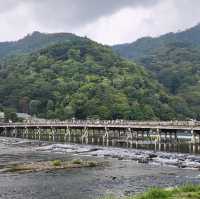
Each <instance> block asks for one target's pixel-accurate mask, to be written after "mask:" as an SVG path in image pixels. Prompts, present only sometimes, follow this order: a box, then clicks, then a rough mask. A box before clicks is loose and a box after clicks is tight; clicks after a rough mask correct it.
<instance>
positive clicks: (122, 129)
mask: <svg viewBox="0 0 200 199" xmlns="http://www.w3.org/2000/svg"><path fill="white" fill-rule="evenodd" d="M185 135H187V139H188V142H190V143H194V144H196V143H200V122H196V121H160V122H152V121H145V122H136V121H122V120H115V121H102V120H68V121H64V122H58V121H46V122H28V123H0V136H6V137H19V138H27V139H37V140H48V141H64V142H77V141H79V142H82V143H107V144H108V145H109V144H110V143H112V144H114V143H116V142H122V143H126V144H127V145H130V146H131V145H132V144H133V143H135V142H138V141H140V140H141V141H144V140H145V141H149V142H164V143H166V142H167V143H175V142H178V141H180V140H181V138H182V137H184V136H185ZM185 137H186V136H185Z"/></svg>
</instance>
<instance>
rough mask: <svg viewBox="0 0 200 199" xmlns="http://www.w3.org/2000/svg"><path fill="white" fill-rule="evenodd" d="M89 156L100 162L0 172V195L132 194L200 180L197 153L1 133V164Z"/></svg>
mask: <svg viewBox="0 0 200 199" xmlns="http://www.w3.org/2000/svg"><path fill="white" fill-rule="evenodd" d="M77 158H82V159H89V160H91V159H92V160H96V161H100V162H106V164H105V166H104V167H96V168H82V169H72V170H59V171H49V172H45V171H42V172H38V173H24V174H17V173H3V172H0V198H1V199H44V198H48V199H78V198H81V199H90V198H91V199H92V198H94V199H95V198H99V197H102V196H104V195H108V194H114V195H117V196H124V195H132V194H135V193H138V192H142V191H144V190H146V189H148V188H149V187H152V186H161V187H171V186H174V185H180V184H185V183H188V182H193V183H200V171H199V168H200V156H198V155H189V154H178V153H173V154H170V153H165V152H153V151H145V150H136V149H122V148H121V149H120V148H115V147H101V146H94V145H93V146H92V145H79V144H53V143H47V142H38V141H30V140H23V139H16V138H0V168H2V167H3V166H4V165H8V164H14V163H24V162H36V161H45V160H54V159H62V160H71V159H77Z"/></svg>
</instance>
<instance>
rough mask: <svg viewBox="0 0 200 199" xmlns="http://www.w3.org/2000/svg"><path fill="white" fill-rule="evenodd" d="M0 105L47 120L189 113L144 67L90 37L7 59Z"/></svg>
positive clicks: (168, 116)
mask: <svg viewBox="0 0 200 199" xmlns="http://www.w3.org/2000/svg"><path fill="white" fill-rule="evenodd" d="M0 96H1V97H0V104H1V106H2V107H3V108H5V107H12V108H15V109H16V110H17V111H19V112H27V113H31V114H32V115H37V116H39V117H47V118H60V119H67V118H72V117H76V118H79V119H85V118H88V117H90V118H101V119H117V118H118V119H120V118H123V119H134V120H147V119H149V120H152V119H162V120H167V119H173V118H187V117H191V115H192V113H191V111H190V110H189V108H187V107H188V106H187V104H186V103H185V102H184V101H183V100H182V99H180V98H172V97H170V96H169V95H167V94H166V92H165V89H164V88H163V87H162V86H161V85H160V84H159V83H158V82H157V81H156V80H154V79H153V78H152V76H151V75H150V74H149V73H148V72H146V71H145V69H144V68H143V67H142V66H138V65H136V64H134V63H132V62H130V61H127V60H124V59H122V58H120V57H119V56H117V55H116V54H115V53H113V51H112V49H111V48H109V47H105V46H103V45H100V44H98V43H95V42H93V41H91V40H89V39H86V38H82V39H72V40H71V41H68V42H65V43H62V44H56V45H53V46H49V47H47V48H45V49H42V50H39V51H37V52H34V53H31V54H27V55H18V56H13V57H10V58H9V59H5V60H4V61H3V62H2V63H1V65H0Z"/></svg>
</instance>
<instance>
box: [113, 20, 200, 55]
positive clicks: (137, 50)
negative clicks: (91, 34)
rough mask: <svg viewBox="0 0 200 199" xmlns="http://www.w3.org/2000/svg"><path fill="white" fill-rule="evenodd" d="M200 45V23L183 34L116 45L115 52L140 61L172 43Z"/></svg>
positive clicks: (170, 34) (169, 34) (145, 38)
mask: <svg viewBox="0 0 200 199" xmlns="http://www.w3.org/2000/svg"><path fill="white" fill-rule="evenodd" d="M175 42H176V43H188V44H191V45H193V46H198V45H200V23H199V24H197V25H196V26H194V27H192V28H189V29H186V30H185V31H182V32H180V31H179V32H177V33H172V32H171V33H168V34H165V35H162V36H160V37H143V38H141V39H138V40H137V41H135V42H133V43H126V44H119V45H114V46H113V50H115V51H116V52H118V53H119V54H120V55H121V56H123V57H126V58H129V59H138V58H140V57H143V56H146V55H148V54H150V53H151V52H152V51H154V50H156V49H158V48H161V47H163V46H165V45H167V44H170V43H175Z"/></svg>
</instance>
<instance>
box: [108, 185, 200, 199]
mask: <svg viewBox="0 0 200 199" xmlns="http://www.w3.org/2000/svg"><path fill="white" fill-rule="evenodd" d="M104 199H117V198H116V197H114V196H107V197H105V198H104ZM124 199H200V185H192V184H188V185H184V186H182V187H179V188H174V189H161V188H152V189H150V190H149V191H147V192H145V193H143V194H139V195H137V196H131V197H125V198H124Z"/></svg>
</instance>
